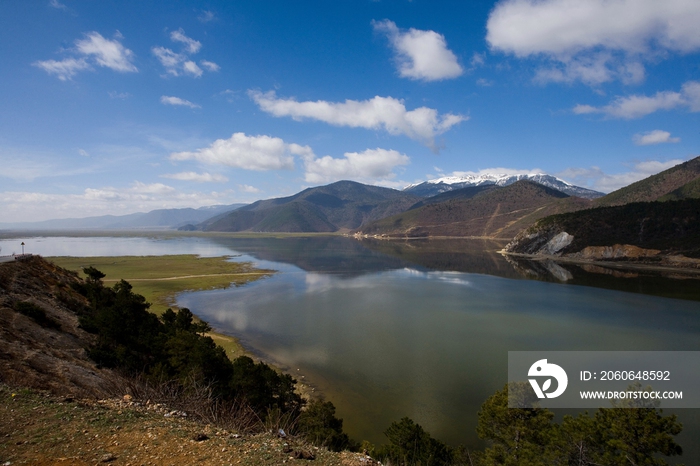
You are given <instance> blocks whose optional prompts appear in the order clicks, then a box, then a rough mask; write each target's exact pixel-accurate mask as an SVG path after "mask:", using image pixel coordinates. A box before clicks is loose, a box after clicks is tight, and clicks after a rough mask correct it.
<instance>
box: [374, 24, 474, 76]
mask: <svg viewBox="0 0 700 466" xmlns="http://www.w3.org/2000/svg"><path fill="white" fill-rule="evenodd" d="M372 25H373V26H374V30H375V31H379V32H383V33H384V34H386V36H387V38H388V39H389V41H390V42H391V46H392V48H393V49H394V53H395V55H396V62H397V64H398V68H399V75H400V76H401V77H402V78H409V79H418V80H422V81H439V80H443V79H450V78H456V77H458V76H461V75H462V73H464V70H463V69H462V67H461V66H460V64H459V63H457V57H456V56H455V54H454V53H452V51H451V50H450V49H448V48H447V41H445V36H443V35H442V34H438V33H437V32H435V31H422V30H419V29H413V28H411V29H409V30H408V31H402V30H400V29H399V28H398V27H397V26H396V24H395V23H394V22H393V21H389V20H388V19H387V20H384V21H373V22H372Z"/></svg>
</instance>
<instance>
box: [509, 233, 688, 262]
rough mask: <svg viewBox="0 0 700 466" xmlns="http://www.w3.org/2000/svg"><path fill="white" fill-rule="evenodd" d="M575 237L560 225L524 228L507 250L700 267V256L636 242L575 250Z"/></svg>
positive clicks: (583, 258) (576, 258) (578, 257)
mask: <svg viewBox="0 0 700 466" xmlns="http://www.w3.org/2000/svg"><path fill="white" fill-rule="evenodd" d="M574 239H575V237H574V236H573V235H571V234H569V233H568V232H566V231H562V229H561V227H558V226H557V225H549V226H547V227H544V228H537V227H533V228H530V229H528V230H525V231H522V232H521V233H520V234H518V235H517V236H516V237H515V238H514V239H513V241H511V242H510V243H508V244H507V245H506V247H505V248H504V250H503V251H504V252H506V253H511V254H522V255H527V256H534V257H541V258H547V257H560V258H564V259H570V260H577V261H619V260H623V261H629V262H642V263H650V262H653V263H655V264H657V265H663V266H668V267H679V268H691V269H700V259H696V258H692V257H686V256H684V255H682V254H674V253H672V252H669V251H662V250H660V249H651V248H641V247H639V246H636V245H633V244H612V245H610V246H586V247H584V248H582V249H580V250H575V248H572V247H571V245H572V243H573V241H574Z"/></svg>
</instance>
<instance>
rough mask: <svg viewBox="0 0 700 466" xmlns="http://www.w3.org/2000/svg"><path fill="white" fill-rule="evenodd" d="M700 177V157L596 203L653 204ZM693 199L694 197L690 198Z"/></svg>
mask: <svg viewBox="0 0 700 466" xmlns="http://www.w3.org/2000/svg"><path fill="white" fill-rule="evenodd" d="M699 177H700V157H696V158H694V159H692V160H689V161H687V162H685V163H681V164H679V165H676V166H675V167H672V168H669V169H668V170H664V171H662V172H661V173H658V174H656V175H653V176H650V177H648V178H645V179H643V180H640V181H637V182H636V183H632V184H631V185H629V186H625V187H624V188H621V189H618V190H617V191H613V192H611V193H610V194H608V195H607V196H603V197H601V198H598V199H596V200H595V201H594V204H595V206H597V207H602V206H614V205H623V204H629V203H630V202H651V201H656V200H659V198H661V197H663V196H665V195H666V194H669V193H671V192H673V191H675V190H678V189H680V188H682V187H683V186H684V185H686V184H687V183H690V182H692V181H694V180H695V181H697V179H698V178H699ZM690 197H693V196H690Z"/></svg>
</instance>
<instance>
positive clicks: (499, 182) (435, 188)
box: [403, 173, 605, 199]
mask: <svg viewBox="0 0 700 466" xmlns="http://www.w3.org/2000/svg"><path fill="white" fill-rule="evenodd" d="M521 180H527V181H532V182H534V183H537V184H541V185H542V186H546V187H548V188H552V189H556V190H557V191H561V192H563V193H565V194H568V195H569V196H576V197H581V198H584V199H596V198H598V197H602V196H604V195H605V194H604V193H601V192H598V191H593V190H592V189H587V188H582V187H580V186H574V185H572V184H571V183H567V182H566V181H564V180H560V179H559V178H556V177H554V176H551V175H547V174H545V173H536V174H519V175H506V174H496V173H486V174H481V175H463V176H446V177H442V178H436V179H434V180H428V181H424V182H422V183H417V184H411V185H408V186H406V187H405V188H404V189H403V190H404V192H408V193H412V194H416V195H419V196H422V197H430V196H435V195H437V194H440V193H444V192H448V191H454V190H456V189H462V188H468V187H472V186H501V187H503V186H508V185H511V184H513V183H515V182H518V181H521Z"/></svg>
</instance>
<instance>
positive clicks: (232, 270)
mask: <svg viewBox="0 0 700 466" xmlns="http://www.w3.org/2000/svg"><path fill="white" fill-rule="evenodd" d="M48 259H49V260H51V261H52V262H54V263H55V264H56V265H59V266H61V267H63V268H65V269H68V270H74V271H76V272H78V273H79V274H80V275H81V276H83V277H84V276H85V275H84V273H83V268H84V267H90V266H92V267H94V268H96V269H98V270H100V271H101V272H102V273H104V274H105V275H106V276H105V278H104V280H103V281H104V283H105V284H106V285H111V284H113V283H116V282H118V281H119V280H121V279H124V280H126V281H127V282H129V283H131V285H132V286H133V290H134V292H135V293H138V294H140V295H143V296H144V297H145V298H146V300H147V301H148V302H149V303H151V311H152V312H154V313H155V314H158V315H160V314H162V313H163V312H164V311H165V310H166V309H168V308H169V307H170V308H175V307H176V306H175V297H176V295H177V294H178V293H182V292H183V291H200V290H214V289H223V288H228V287H229V286H240V285H245V284H246V283H249V282H251V281H254V280H259V279H261V278H264V277H268V276H270V275H271V274H273V273H274V271H272V270H261V269H256V268H254V267H253V266H252V264H250V263H249V262H230V261H228V260H227V259H228V257H201V258H200V257H198V256H196V255H193V254H181V255H169V256H119V257H50V258H48ZM210 336H211V337H212V338H213V339H214V341H215V342H216V343H217V344H218V345H220V346H222V347H223V348H224V349H225V350H226V354H228V355H229V357H231V358H232V359H233V358H236V357H238V356H241V355H243V354H245V350H244V349H243V347H242V346H241V345H240V343H239V342H238V340H236V339H235V338H233V337H230V336H227V335H221V334H217V333H212V334H210Z"/></svg>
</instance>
